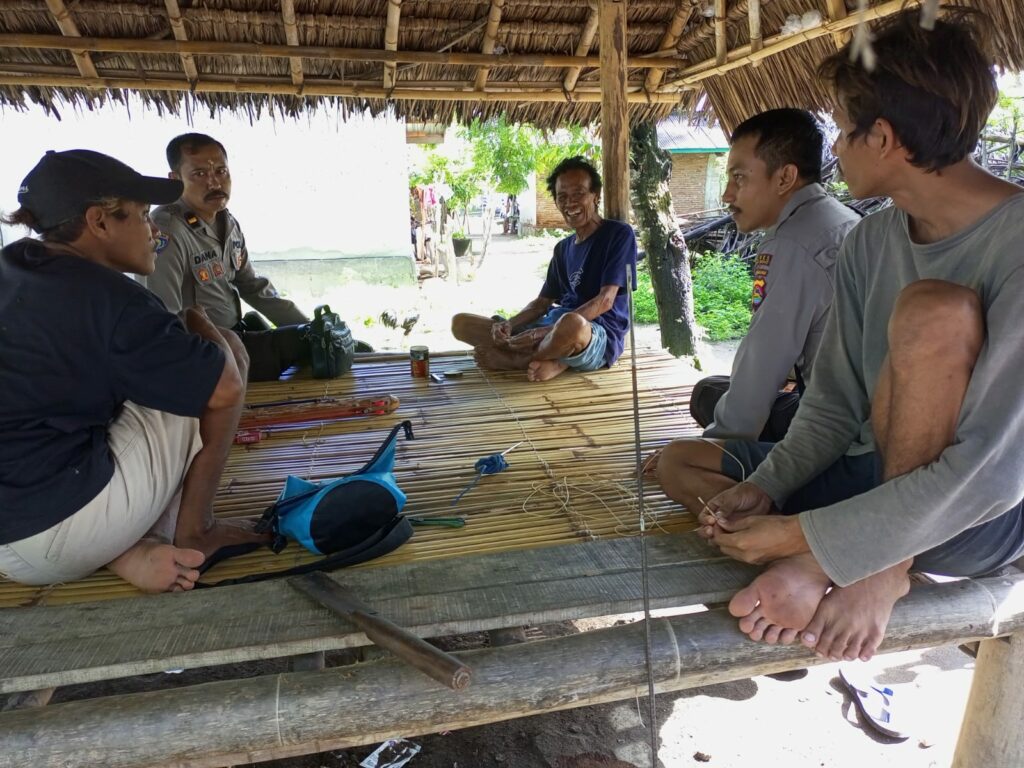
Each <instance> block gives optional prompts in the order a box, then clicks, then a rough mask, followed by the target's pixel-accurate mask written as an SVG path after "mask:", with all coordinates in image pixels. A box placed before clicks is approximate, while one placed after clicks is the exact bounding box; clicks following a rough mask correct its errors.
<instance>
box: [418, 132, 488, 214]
mask: <svg viewBox="0 0 1024 768" xmlns="http://www.w3.org/2000/svg"><path fill="white" fill-rule="evenodd" d="M438 181H439V182H442V183H444V184H447V185H448V186H449V187H451V190H452V194H451V198H450V199H449V201H448V204H449V206H450V207H451V208H452V210H454V211H459V212H461V213H463V214H464V213H465V211H466V209H467V208H468V207H469V205H470V203H472V202H473V199H474V198H475V197H476V196H477V195H479V194H480V193H481V192H483V182H484V179H483V178H482V177H481V176H480V173H479V172H478V171H477V169H476V167H475V166H474V165H473V164H472V162H470V161H468V160H467V159H466V158H464V157H452V156H451V155H448V154H445V153H444V152H441V151H439V150H438V149H437V148H436V147H429V148H428V149H427V150H426V151H425V153H424V155H423V157H422V162H421V164H420V165H419V167H417V168H413V169H411V170H410V172H409V183H410V184H411V185H413V186H417V185H426V184H432V183H434V182H438Z"/></svg>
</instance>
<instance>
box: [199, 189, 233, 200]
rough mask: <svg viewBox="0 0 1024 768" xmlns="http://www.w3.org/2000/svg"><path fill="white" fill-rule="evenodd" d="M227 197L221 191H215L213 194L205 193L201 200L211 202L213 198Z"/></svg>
mask: <svg viewBox="0 0 1024 768" xmlns="http://www.w3.org/2000/svg"><path fill="white" fill-rule="evenodd" d="M227 196H228V195H227V193H226V192H221V191H219V190H218V191H215V192H207V193H206V194H205V195H203V200H213V199H214V198H217V197H227Z"/></svg>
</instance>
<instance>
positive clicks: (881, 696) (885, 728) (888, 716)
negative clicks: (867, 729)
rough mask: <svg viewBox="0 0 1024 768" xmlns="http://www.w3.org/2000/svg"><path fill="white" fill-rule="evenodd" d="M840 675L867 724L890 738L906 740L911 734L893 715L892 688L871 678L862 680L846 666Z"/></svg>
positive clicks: (840, 669)
mask: <svg viewBox="0 0 1024 768" xmlns="http://www.w3.org/2000/svg"><path fill="white" fill-rule="evenodd" d="M839 677H840V679H841V680H842V681H843V685H845V686H846V689H847V690H848V691H849V692H850V695H851V696H852V697H853V703H854V704H855V705H856V706H857V711H858V712H860V716H861V718H862V720H863V721H864V722H865V723H866V724H867V725H869V726H871V727H872V728H874V729H875V730H876V731H878V732H879V733H880V734H882V735H883V736H888V737H889V738H890V739H900V740H904V739H907V738H909V737H910V734H908V733H904V732H903V731H902V730H900V728H899V724H898V721H896V720H895V719H894V717H893V700H894V692H893V690H892V688H889V687H879V686H877V685H875V684H874V681H873V680H870V679H869V680H861V679H859V675H857V674H856V673H855V672H852V671H851V670H850V669H849V668H846V667H840V668H839Z"/></svg>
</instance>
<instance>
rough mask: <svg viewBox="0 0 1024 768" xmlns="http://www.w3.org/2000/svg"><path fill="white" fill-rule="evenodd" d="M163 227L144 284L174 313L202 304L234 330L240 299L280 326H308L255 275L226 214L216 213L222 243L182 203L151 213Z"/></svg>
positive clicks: (219, 323) (218, 321)
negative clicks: (154, 261) (154, 265)
mask: <svg viewBox="0 0 1024 768" xmlns="http://www.w3.org/2000/svg"><path fill="white" fill-rule="evenodd" d="M153 222H154V223H155V224H156V225H157V227H159V228H160V235H159V236H158V237H157V261H156V270H155V271H154V272H153V274H152V275H150V276H149V277H148V278H146V279H145V284H146V286H147V287H148V288H149V290H151V291H152V292H153V293H155V294H156V295H157V296H159V297H160V298H161V299H162V300H163V302H164V305H165V306H166V307H167V309H168V310H170V311H171V312H180V311H181V310H182V308H184V307H190V306H192V305H194V304H198V305H199V306H201V307H202V308H203V309H205V310H206V314H207V315H209V317H210V320H211V321H212V322H213V324H214V325H216V326H218V327H220V328H235V327H237V326H238V324H239V323H240V322H241V320H242V307H241V302H240V299H241V300H244V301H245V302H246V303H247V304H249V305H250V306H251V307H252V308H253V309H256V310H258V311H259V312H262V313H263V314H264V315H266V316H267V317H268V318H269V319H270V320H271V322H273V323H274V324H276V325H294V324H296V323H306V322H309V320H308V318H307V317H306V316H305V315H304V314H303V313H302V311H301V310H299V308H298V307H296V306H295V305H294V304H293V303H292V302H290V301H289V300H288V299H285V298H282V297H281V296H279V295H278V293H277V290H276V289H275V288H274V286H273V284H271V282H270V281H269V280H268V279H267V278H265V277H261V276H260V275H257V274H256V272H255V270H253V268H252V264H251V263H250V262H249V252H248V251H247V250H246V247H245V236H244V235H243V234H242V229H241V227H239V226H238V221H237V220H236V219H235V217H234V216H232V215H231V214H230V213H229V212H228V211H221V212H220V213H218V214H217V222H216V223H217V224H218V225H222V226H223V231H224V233H225V235H224V239H223V240H221V238H220V237H219V236H218V233H217V229H218V227H217V226H211V225H209V224H207V223H206V222H205V221H203V220H202V219H201V218H199V217H198V216H197V215H196V214H194V213H193V212H192V211H190V210H189V209H188V207H187V206H186V205H185V204H184V202H183V201H181V200H179V201H178V202H176V203H171V204H170V205H164V206H160V207H159V208H157V209H156V210H154V211H153Z"/></svg>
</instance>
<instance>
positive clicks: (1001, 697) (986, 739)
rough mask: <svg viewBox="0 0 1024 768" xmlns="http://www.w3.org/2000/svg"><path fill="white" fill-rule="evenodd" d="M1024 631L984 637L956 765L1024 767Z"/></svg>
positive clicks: (959, 767) (970, 767)
mask: <svg viewBox="0 0 1024 768" xmlns="http://www.w3.org/2000/svg"><path fill="white" fill-rule="evenodd" d="M1022 722H1024V634H1018V635H1011V636H1010V637H1008V638H999V639H996V640H982V641H981V646H980V648H979V650H978V660H977V662H976V663H975V665H974V680H973V682H972V683H971V694H970V696H969V697H968V699H967V710H966V712H964V720H963V725H962V726H961V727H960V738H959V739H958V740H957V744H956V753H955V754H954V756H953V768H975V766H981V765H991V766H997V765H1024V731H1022V730H1021V723H1022Z"/></svg>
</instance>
